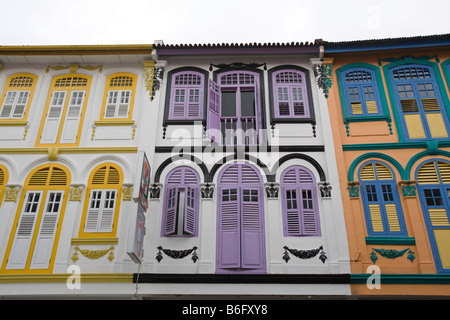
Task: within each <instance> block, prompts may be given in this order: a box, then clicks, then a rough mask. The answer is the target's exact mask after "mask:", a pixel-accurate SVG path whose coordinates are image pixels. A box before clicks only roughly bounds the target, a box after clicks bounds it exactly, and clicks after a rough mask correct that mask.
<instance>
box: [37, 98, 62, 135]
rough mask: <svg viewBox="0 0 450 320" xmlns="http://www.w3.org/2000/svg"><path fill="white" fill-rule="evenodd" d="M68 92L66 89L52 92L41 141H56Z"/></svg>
mask: <svg viewBox="0 0 450 320" xmlns="http://www.w3.org/2000/svg"><path fill="white" fill-rule="evenodd" d="M66 94H67V92H66V91H54V92H53V93H52V98H51V100H50V106H49V107H48V112H47V115H46V120H45V124H44V129H43V130H42V135H41V143H56V138H57V136H58V131H59V125H60V123H61V118H62V113H63V109H64V105H65V101H66Z"/></svg>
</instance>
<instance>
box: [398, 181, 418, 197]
mask: <svg viewBox="0 0 450 320" xmlns="http://www.w3.org/2000/svg"><path fill="white" fill-rule="evenodd" d="M398 185H399V186H400V188H401V189H402V192H403V196H404V197H405V198H415V197H416V195H417V193H416V189H417V188H416V181H415V180H409V181H403V180H402V181H399V182H398Z"/></svg>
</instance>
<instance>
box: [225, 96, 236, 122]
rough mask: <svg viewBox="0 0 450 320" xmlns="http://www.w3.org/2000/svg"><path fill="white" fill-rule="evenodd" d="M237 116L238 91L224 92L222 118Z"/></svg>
mask: <svg viewBox="0 0 450 320" xmlns="http://www.w3.org/2000/svg"><path fill="white" fill-rule="evenodd" d="M235 116H236V91H222V117H235Z"/></svg>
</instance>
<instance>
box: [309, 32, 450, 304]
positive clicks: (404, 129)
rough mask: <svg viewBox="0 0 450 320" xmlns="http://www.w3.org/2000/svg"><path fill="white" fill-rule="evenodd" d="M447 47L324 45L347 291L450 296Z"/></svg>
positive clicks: (390, 42) (423, 41) (396, 42)
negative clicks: (347, 267) (343, 222)
mask: <svg viewBox="0 0 450 320" xmlns="http://www.w3.org/2000/svg"><path fill="white" fill-rule="evenodd" d="M449 44H450V41H449V38H448V36H430V37H414V38H401V39H386V40H367V41H354V42H339V43H324V55H323V59H322V60H323V66H322V67H321V68H320V69H319V70H317V75H318V77H319V78H318V79H319V82H320V85H321V86H322V88H323V90H324V92H325V94H326V95H327V96H328V98H327V101H328V107H329V112H330V117H331V125H332V131H333V139H334V144H335V149H336V159H337V166H338V171H339V177H340V189H341V193H342V197H343V204H344V214H345V220H346V229H347V236H348V243H349V255H350V264H351V289H352V295H355V296H373V295H379V296H389V295H396V296H411V295H419V296H441V295H444V296H448V295H450V285H449V284H450V223H449V215H450V184H449V183H450V139H449V136H450V123H449V119H450V118H449V115H450V103H449V88H450V82H449V80H450V78H449V70H450V69H449V62H450V50H449V48H450V47H449Z"/></svg>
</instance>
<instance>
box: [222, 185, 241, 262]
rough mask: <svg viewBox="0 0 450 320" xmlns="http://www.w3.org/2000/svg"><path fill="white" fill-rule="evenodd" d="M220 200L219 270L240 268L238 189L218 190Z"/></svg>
mask: <svg viewBox="0 0 450 320" xmlns="http://www.w3.org/2000/svg"><path fill="white" fill-rule="evenodd" d="M219 192H220V193H219V195H220V196H221V197H222V199H221V208H220V222H219V223H220V226H219V235H218V236H219V237H220V239H219V241H218V243H219V244H218V245H219V247H218V257H219V261H218V265H219V267H220V268H239V267H240V266H241V235H240V217H239V199H238V196H239V195H238V189H237V188H231V189H219Z"/></svg>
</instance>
